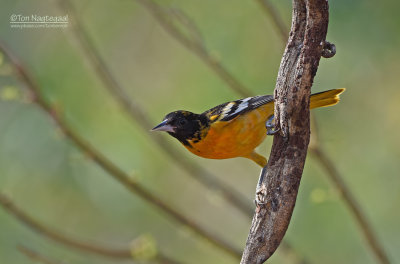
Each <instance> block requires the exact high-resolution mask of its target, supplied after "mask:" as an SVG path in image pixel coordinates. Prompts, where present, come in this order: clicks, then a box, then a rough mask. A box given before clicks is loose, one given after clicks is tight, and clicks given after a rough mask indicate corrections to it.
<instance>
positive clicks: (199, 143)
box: [152, 88, 345, 167]
mask: <svg viewBox="0 0 400 264" xmlns="http://www.w3.org/2000/svg"><path fill="white" fill-rule="evenodd" d="M344 90H345V89H344V88H343V89H333V90H328V91H325V92H321V93H316V94H313V95H311V98H310V108H311V109H313V108H317V107H325V106H331V105H335V104H337V103H338V102H339V95H340V94H341V93H342V92H344ZM273 114H274V97H273V96H272V95H262V96H254V97H248V98H245V99H240V100H236V101H232V102H227V103H224V104H221V105H218V106H216V107H213V108H211V109H209V110H207V111H205V112H204V113H202V114H195V113H192V112H189V111H183V110H179V111H175V112H172V113H169V114H167V115H166V116H165V117H164V119H163V121H162V122H161V123H160V124H159V125H157V126H156V127H154V128H153V129H152V131H165V132H168V134H170V135H171V136H173V137H175V138H176V139H178V140H179V141H180V142H181V143H182V144H183V145H184V146H185V147H186V148H187V149H188V150H189V151H190V152H192V153H193V154H195V155H197V156H200V157H203V158H208V159H230V158H235V157H244V158H248V159H251V160H253V161H254V162H256V163H257V164H258V165H260V166H262V167H264V166H265V165H266V164H267V159H266V158H265V157H263V156H261V155H260V154H258V153H256V152H255V148H256V147H257V146H258V145H260V144H261V143H262V142H263V141H264V139H265V137H266V136H267V134H269V135H271V134H274V133H275V132H276V131H273V130H272V128H273V127H274V124H273V118H274V115H273Z"/></svg>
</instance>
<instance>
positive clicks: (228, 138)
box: [186, 103, 274, 159]
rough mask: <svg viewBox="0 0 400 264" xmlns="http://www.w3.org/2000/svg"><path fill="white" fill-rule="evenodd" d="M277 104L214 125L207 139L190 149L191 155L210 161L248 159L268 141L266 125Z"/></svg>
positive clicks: (264, 106)
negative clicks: (258, 147) (266, 138)
mask: <svg viewBox="0 0 400 264" xmlns="http://www.w3.org/2000/svg"><path fill="white" fill-rule="evenodd" d="M273 107H274V105H273V103H268V104H266V105H263V106H261V107H259V108H257V109H255V110H252V111H250V112H247V113H245V114H243V115H239V116H238V117H236V118H234V119H233V120H229V121H217V122H215V123H213V124H212V125H211V127H210V130H209V131H208V133H207V135H206V136H205V137H204V138H203V139H202V140H200V141H199V142H197V143H194V142H190V141H189V143H191V145H192V147H186V148H187V149H188V150H189V151H190V152H192V153H194V154H196V155H198V156H201V157H204V158H209V159H229V158H234V157H243V156H248V155H249V154H250V153H251V152H252V151H253V150H254V149H255V148H256V147H257V146H258V145H260V144H261V143H262V142H263V140H264V139H265V137H266V135H267V134H266V133H267V131H266V128H265V122H266V121H267V119H268V117H270V116H271V115H272V114H273Z"/></svg>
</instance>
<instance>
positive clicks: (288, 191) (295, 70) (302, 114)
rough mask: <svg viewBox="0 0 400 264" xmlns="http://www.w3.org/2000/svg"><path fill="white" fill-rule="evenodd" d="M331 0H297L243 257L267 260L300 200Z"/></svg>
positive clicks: (276, 90) (277, 83) (276, 88)
mask: <svg viewBox="0 0 400 264" xmlns="http://www.w3.org/2000/svg"><path fill="white" fill-rule="evenodd" d="M328 17H329V13H328V2H327V1H326V0H307V1H305V0H293V14H292V29H291V32H290V36H289V40H288V43H287V46H286V49H285V52H284V54H283V57H282V61H281V65H280V68H279V73H278V78H277V82H276V87H275V124H276V126H277V128H278V129H280V133H278V134H276V135H275V136H274V141H273V145H272V150H271V154H270V159H269V162H268V165H267V167H266V168H264V169H263V170H262V172H261V175H260V185H259V187H258V188H257V194H256V195H257V200H258V201H259V203H258V205H257V208H256V211H255V214H254V217H253V222H252V225H251V229H250V233H249V236H248V238H247V242H246V247H245V250H244V253H243V256H242V261H241V263H263V262H264V261H266V260H267V259H268V258H269V257H270V256H271V255H272V254H273V253H274V252H275V250H276V249H277V247H278V246H279V244H280V242H281V240H282V238H283V236H284V235H285V233H286V230H287V228H288V225H289V222H290V218H291V216H292V213H293V209H294V206H295V203H296V197H297V192H298V188H299V185H300V180H301V175H302V173H303V168H304V162H305V158H306V155H307V148H308V143H309V140H310V113H309V99H310V90H311V86H312V83H313V80H314V76H315V74H316V72H317V69H318V64H319V60H320V58H321V54H322V48H323V45H322V43H324V41H325V38H326V33H327V28H328Z"/></svg>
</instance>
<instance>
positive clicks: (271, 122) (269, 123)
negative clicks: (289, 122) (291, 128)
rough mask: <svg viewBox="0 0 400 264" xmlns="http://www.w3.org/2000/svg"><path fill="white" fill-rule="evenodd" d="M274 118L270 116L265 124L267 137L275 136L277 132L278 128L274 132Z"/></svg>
mask: <svg viewBox="0 0 400 264" xmlns="http://www.w3.org/2000/svg"><path fill="white" fill-rule="evenodd" d="M274 118H275V116H274V115H271V116H270V117H269V118H268V120H267V122H265V127H266V128H267V135H269V136H271V135H275V134H276V133H277V132H279V130H280V128H278V129H276V130H275V120H274Z"/></svg>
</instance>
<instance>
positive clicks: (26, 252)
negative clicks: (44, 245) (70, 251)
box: [17, 245, 65, 264]
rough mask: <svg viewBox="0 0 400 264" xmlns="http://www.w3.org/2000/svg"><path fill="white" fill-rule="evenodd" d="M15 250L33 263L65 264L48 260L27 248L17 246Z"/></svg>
mask: <svg viewBox="0 0 400 264" xmlns="http://www.w3.org/2000/svg"><path fill="white" fill-rule="evenodd" d="M17 249H18V251H19V252H21V253H22V254H24V255H25V256H27V257H28V258H30V259H31V260H33V261H37V262H40V263H44V264H61V263H65V262H60V261H55V260H53V259H50V258H49V257H47V256H44V255H42V254H40V253H38V252H36V251H34V250H32V249H30V248H27V247H25V246H21V245H18V246H17Z"/></svg>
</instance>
